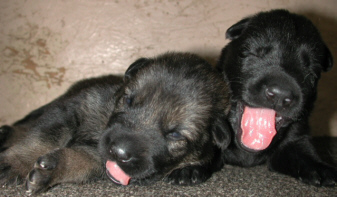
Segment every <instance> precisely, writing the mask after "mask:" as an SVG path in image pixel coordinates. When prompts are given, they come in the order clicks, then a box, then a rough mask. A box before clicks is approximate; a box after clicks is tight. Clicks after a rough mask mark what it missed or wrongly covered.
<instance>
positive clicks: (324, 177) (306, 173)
mask: <svg viewBox="0 0 337 197" xmlns="http://www.w3.org/2000/svg"><path fill="white" fill-rule="evenodd" d="M298 178H299V179H300V180H301V181H303V182H304V183H307V184H310V185H314V186H326V187H334V186H335V185H336V183H337V170H336V169H334V168H332V167H330V166H328V165H325V164H322V165H320V166H318V167H316V169H308V168H306V169H302V170H299V177H298Z"/></svg>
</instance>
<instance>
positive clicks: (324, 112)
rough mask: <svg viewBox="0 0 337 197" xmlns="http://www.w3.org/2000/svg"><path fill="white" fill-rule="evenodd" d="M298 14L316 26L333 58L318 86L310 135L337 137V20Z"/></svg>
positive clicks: (312, 14)
mask: <svg viewBox="0 0 337 197" xmlns="http://www.w3.org/2000/svg"><path fill="white" fill-rule="evenodd" d="M299 14H302V15H304V16H306V17H307V18H309V19H310V20H311V21H312V22H313V23H314V24H315V25H316V27H317V28H318V30H319V31H320V32H321V35H322V37H323V40H324V41H325V43H326V44H327V46H328V48H329V49H330V51H331V53H332V56H333V58H334V66H333V68H332V70H330V71H329V72H327V73H323V74H322V76H321V80H320V81H319V84H318V98H317V102H316V105H315V108H314V112H313V114H312V116H311V119H310V121H311V123H310V124H311V127H312V134H313V135H319V136H329V135H330V136H331V135H334V136H337V102H336V100H337V91H336V90H337V68H336V61H337V37H336V35H337V20H336V19H333V18H331V17H329V16H324V15H322V14H318V13H315V12H303V13H299Z"/></svg>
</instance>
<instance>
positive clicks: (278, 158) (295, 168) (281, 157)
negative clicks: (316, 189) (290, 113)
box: [268, 137, 337, 186]
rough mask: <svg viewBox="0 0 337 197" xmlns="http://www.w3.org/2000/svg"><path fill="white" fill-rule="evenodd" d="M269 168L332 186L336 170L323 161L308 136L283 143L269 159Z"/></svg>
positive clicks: (308, 182) (335, 181)
mask: <svg viewBox="0 0 337 197" xmlns="http://www.w3.org/2000/svg"><path fill="white" fill-rule="evenodd" d="M268 164H269V169H270V170H272V171H277V172H280V173H283V174H288V175H290V176H293V177H295V178H298V179H300V180H301V181H303V182H305V183H307V184H311V185H315V186H334V185H336V183H337V170H336V169H335V168H333V167H331V166H329V165H328V164H326V163H324V162H323V161H322V160H321V159H320V158H319V156H318V154H317V153H316V151H315V149H314V147H313V145H312V144H311V142H310V141H309V139H308V137H304V138H302V139H299V140H297V141H293V142H290V143H287V144H285V145H284V146H283V147H282V148H281V149H279V150H277V151H276V152H275V153H274V154H273V155H272V157H271V158H270V160H269V163H268Z"/></svg>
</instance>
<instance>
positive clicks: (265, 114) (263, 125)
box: [241, 107, 276, 150]
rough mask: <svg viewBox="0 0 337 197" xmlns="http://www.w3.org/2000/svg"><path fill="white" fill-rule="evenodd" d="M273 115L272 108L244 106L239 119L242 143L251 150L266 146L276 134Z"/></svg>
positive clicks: (261, 148) (274, 113)
mask: <svg viewBox="0 0 337 197" xmlns="http://www.w3.org/2000/svg"><path fill="white" fill-rule="evenodd" d="M275 116H276V112H275V111H274V110H272V109H266V108H250V107H245V109H244V112H243V115H242V120H241V129H242V136H241V142H242V144H243V145H244V146H246V147H247V148H249V149H253V150H263V149H265V148H267V147H268V146H269V145H270V143H271V141H272V140H273V137H274V136H275V135H276V129H275Z"/></svg>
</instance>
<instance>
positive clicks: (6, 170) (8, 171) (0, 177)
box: [0, 156, 23, 186]
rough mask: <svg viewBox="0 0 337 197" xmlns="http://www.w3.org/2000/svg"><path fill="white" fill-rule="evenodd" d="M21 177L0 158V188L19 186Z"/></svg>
mask: <svg viewBox="0 0 337 197" xmlns="http://www.w3.org/2000/svg"><path fill="white" fill-rule="evenodd" d="M22 181H23V179H22V177H21V176H20V175H19V173H18V172H16V171H15V170H13V167H12V166H11V164H9V163H5V162H4V158H3V157H1V156H0V186H1V185H10V184H21V183H22Z"/></svg>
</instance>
